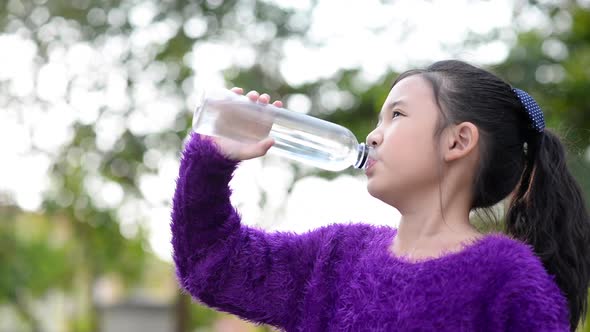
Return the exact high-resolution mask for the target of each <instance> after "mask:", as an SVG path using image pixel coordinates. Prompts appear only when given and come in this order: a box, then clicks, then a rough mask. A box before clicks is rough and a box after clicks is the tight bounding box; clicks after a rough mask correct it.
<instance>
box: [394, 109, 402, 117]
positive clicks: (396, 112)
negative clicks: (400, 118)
mask: <svg viewBox="0 0 590 332" xmlns="http://www.w3.org/2000/svg"><path fill="white" fill-rule="evenodd" d="M396 114H398V115H402V114H401V113H400V112H398V111H393V118H394V119H395V118H396V116H395V115H396Z"/></svg>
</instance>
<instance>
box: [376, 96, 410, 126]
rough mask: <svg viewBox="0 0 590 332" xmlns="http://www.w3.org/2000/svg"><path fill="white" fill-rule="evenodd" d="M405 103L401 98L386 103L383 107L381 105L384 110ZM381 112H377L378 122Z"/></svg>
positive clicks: (404, 104)
mask: <svg viewBox="0 0 590 332" xmlns="http://www.w3.org/2000/svg"><path fill="white" fill-rule="evenodd" d="M406 105H407V104H406V103H405V102H404V101H403V100H396V101H394V102H393V103H386V104H385V107H383V109H384V110H390V109H393V108H395V107H396V106H406ZM382 114H383V112H379V117H378V120H379V122H381V116H382Z"/></svg>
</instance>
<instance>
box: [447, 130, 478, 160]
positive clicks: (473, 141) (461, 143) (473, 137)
mask: <svg viewBox="0 0 590 332" xmlns="http://www.w3.org/2000/svg"><path fill="white" fill-rule="evenodd" d="M446 140H447V145H446V146H445V147H444V148H445V150H444V160H445V161H453V160H456V159H461V158H463V157H464V156H466V155H468V154H469V153H470V152H471V151H473V150H474V149H475V147H476V146H477V142H478V140H479V130H478V129H477V127H476V126H475V125H474V124H473V123H471V122H462V123H460V124H458V125H455V127H454V128H452V129H451V130H450V131H449V133H448V136H447V139H446Z"/></svg>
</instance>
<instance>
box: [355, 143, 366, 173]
mask: <svg viewBox="0 0 590 332" xmlns="http://www.w3.org/2000/svg"><path fill="white" fill-rule="evenodd" d="M368 160H369V147H368V146H367V145H366V144H365V143H360V144H359V146H358V155H357V158H356V162H355V163H354V165H353V166H354V168H358V169H364V168H365V167H366V166H367V161H368Z"/></svg>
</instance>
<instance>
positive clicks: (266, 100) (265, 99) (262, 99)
mask: <svg viewBox="0 0 590 332" xmlns="http://www.w3.org/2000/svg"><path fill="white" fill-rule="evenodd" d="M258 102H260V103H263V104H268V103H269V102H270V96H269V95H268V94H267V93H263V94H261V95H260V98H258Z"/></svg>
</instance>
